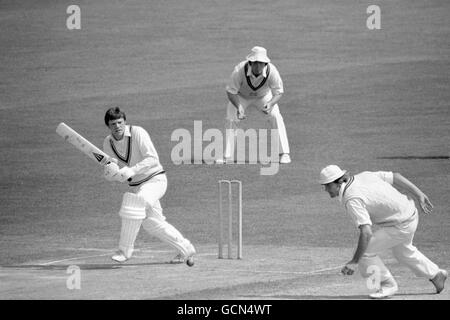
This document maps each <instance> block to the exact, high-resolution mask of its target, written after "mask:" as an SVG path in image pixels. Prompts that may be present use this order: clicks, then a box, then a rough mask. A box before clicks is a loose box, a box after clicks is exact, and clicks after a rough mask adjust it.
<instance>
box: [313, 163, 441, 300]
mask: <svg viewBox="0 0 450 320" xmlns="http://www.w3.org/2000/svg"><path fill="white" fill-rule="evenodd" d="M319 182H320V184H322V185H324V187H325V191H326V192H328V193H329V195H330V197H331V198H336V197H337V198H338V199H339V201H340V202H341V203H342V205H343V206H344V208H345V210H346V211H347V213H348V214H349V215H350V217H351V218H352V220H353V222H354V223H355V225H356V226H357V227H358V228H359V232H360V235H359V240H358V245H357V249H356V252H355V254H354V256H353V258H352V259H351V260H350V261H349V262H348V263H347V264H346V266H345V267H344V268H343V269H342V273H343V274H345V275H352V274H353V273H354V271H355V269H356V267H357V266H358V269H359V271H360V273H361V275H362V276H363V277H364V278H368V277H370V276H372V275H373V274H374V273H375V272H377V273H378V275H379V276H380V277H379V278H380V279H379V280H380V283H379V284H380V286H379V290H378V291H377V292H375V293H373V294H371V295H370V297H371V298H374V299H380V298H386V297H389V296H392V295H394V294H395V293H396V292H397V291H398V286H397V282H396V281H395V279H394V277H393V276H392V274H391V273H390V272H389V270H388V269H387V268H386V266H385V265H384V263H383V261H381V259H380V257H379V254H381V253H382V252H384V251H385V250H388V249H391V250H392V253H393V255H394V257H395V258H396V259H397V260H398V261H399V262H400V263H401V264H403V265H405V266H407V267H409V268H410V269H411V270H412V271H413V272H414V273H415V274H416V275H417V276H419V277H424V278H426V279H429V280H430V281H431V282H432V283H433V285H434V286H435V288H436V292H437V293H440V292H441V291H442V290H443V289H444V283H445V280H446V279H447V271H445V270H442V269H439V267H438V266H437V265H436V264H435V263H433V262H432V261H431V260H430V259H428V258H427V257H426V256H424V255H423V254H422V253H421V252H420V251H419V250H417V248H416V247H415V246H414V245H413V244H412V241H413V238H414V233H415V232H416V229H417V224H418V222H419V213H418V211H417V208H416V206H415V203H414V200H412V199H409V198H408V197H407V196H406V195H404V194H402V193H400V192H399V191H398V190H397V189H396V188H395V187H394V186H396V187H400V188H402V189H404V190H406V191H408V192H409V193H410V194H412V195H413V196H414V197H415V198H416V199H417V201H418V203H419V205H420V209H421V211H422V212H423V213H425V214H429V213H431V211H432V209H433V205H432V204H431V202H430V200H429V199H428V197H427V196H426V195H425V194H424V193H423V192H422V191H421V190H420V189H419V188H418V187H417V186H416V185H414V184H413V183H412V182H411V181H409V180H408V179H406V178H405V177H403V176H402V175H401V174H400V173H393V172H386V171H379V172H369V171H366V172H362V173H359V174H356V175H354V176H352V175H350V174H349V173H347V171H343V170H341V169H340V168H339V167H338V166H336V165H330V166H327V167H325V168H324V169H323V170H322V171H321V172H320V180H319ZM372 225H376V226H377V227H378V230H377V231H373V230H372ZM374 278H376V277H374Z"/></svg>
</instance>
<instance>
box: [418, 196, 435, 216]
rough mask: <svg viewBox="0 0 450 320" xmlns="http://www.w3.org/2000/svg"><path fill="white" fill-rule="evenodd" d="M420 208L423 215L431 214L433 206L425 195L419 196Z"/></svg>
mask: <svg viewBox="0 0 450 320" xmlns="http://www.w3.org/2000/svg"><path fill="white" fill-rule="evenodd" d="M419 203H420V207H421V208H422V211H423V212H424V213H425V214H429V213H431V211H433V204H432V203H431V202H430V200H429V199H428V197H427V196H426V195H425V194H423V193H422V194H421V195H420V197H419Z"/></svg>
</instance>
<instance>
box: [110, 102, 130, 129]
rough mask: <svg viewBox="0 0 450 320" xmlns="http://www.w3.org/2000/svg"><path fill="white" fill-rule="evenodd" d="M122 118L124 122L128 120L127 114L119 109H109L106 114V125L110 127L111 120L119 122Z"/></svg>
mask: <svg viewBox="0 0 450 320" xmlns="http://www.w3.org/2000/svg"><path fill="white" fill-rule="evenodd" d="M120 118H123V120H127V116H126V115H125V112H123V111H122V110H120V108H119V107H112V108H109V109H108V110H107V111H106V113H105V124H106V126H107V127H108V126H109V121H110V120H117V119H120Z"/></svg>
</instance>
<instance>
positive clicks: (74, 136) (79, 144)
mask: <svg viewBox="0 0 450 320" xmlns="http://www.w3.org/2000/svg"><path fill="white" fill-rule="evenodd" d="M56 133H57V134H58V135H60V136H61V137H62V138H64V140H65V141H67V142H69V143H71V144H72V145H73V146H74V147H75V148H77V149H78V150H80V151H81V152H83V153H84V154H85V155H87V156H88V157H89V158H91V159H92V160H94V161H95V162H97V163H99V164H101V165H105V164H107V163H108V162H109V161H110V157H109V156H108V155H107V154H106V153H104V152H103V151H102V150H100V149H99V148H97V147H96V146H95V145H94V144H92V143H91V142H90V141H88V140H87V139H86V138H84V137H83V136H82V135H81V134H79V133H78V132H76V131H75V130H73V129H72V128H71V127H69V126H68V125H67V124H65V123H64V122H61V123H60V124H59V125H58V126H57V127H56Z"/></svg>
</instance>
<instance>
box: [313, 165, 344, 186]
mask: <svg viewBox="0 0 450 320" xmlns="http://www.w3.org/2000/svg"><path fill="white" fill-rule="evenodd" d="M346 172H347V170H341V168H339V167H338V166H336V165H334V164H332V165H329V166H326V167H325V168H323V169H322V171H320V178H319V183H320V184H328V183H330V182H333V181H335V180H337V179H339V178H340V177H342V176H343V175H344V174H345V173H346Z"/></svg>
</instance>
